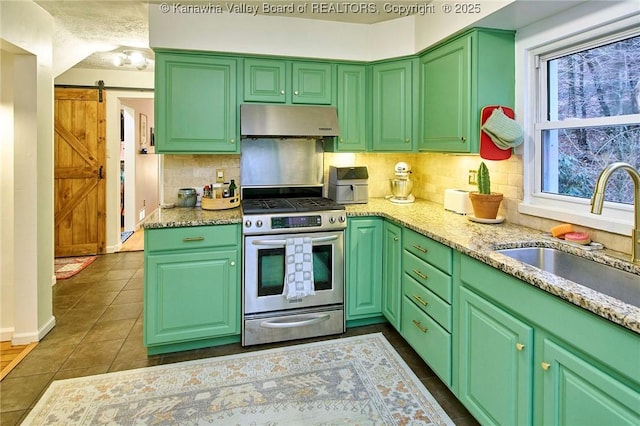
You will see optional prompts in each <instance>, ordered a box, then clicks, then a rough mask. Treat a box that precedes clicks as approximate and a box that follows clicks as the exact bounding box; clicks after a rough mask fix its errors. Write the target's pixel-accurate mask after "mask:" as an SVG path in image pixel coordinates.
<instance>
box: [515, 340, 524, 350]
mask: <svg viewBox="0 0 640 426" xmlns="http://www.w3.org/2000/svg"><path fill="white" fill-rule="evenodd" d="M516 349H517V350H518V351H522V350H523V349H524V345H523V344H522V343H520V342H518V343H516Z"/></svg>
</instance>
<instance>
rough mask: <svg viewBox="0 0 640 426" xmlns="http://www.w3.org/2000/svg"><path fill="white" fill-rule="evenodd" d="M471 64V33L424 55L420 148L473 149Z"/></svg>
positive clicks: (466, 150)
mask: <svg viewBox="0 0 640 426" xmlns="http://www.w3.org/2000/svg"><path fill="white" fill-rule="evenodd" d="M470 67H471V37H470V36H469V37H464V38H461V39H458V40H455V41H453V42H451V43H449V44H446V45H444V46H442V47H440V48H438V49H435V50H433V51H431V52H429V53H427V54H425V55H424V56H423V57H422V58H421V60H420V82H421V86H422V91H421V94H422V96H421V99H420V117H421V120H420V122H421V139H420V143H419V145H418V149H419V150H430V151H450V152H468V151H469V146H470V145H469V142H470V134H469V130H470V123H469V121H470V120H469V117H470V112H471V111H470V108H471V105H470V102H471V88H470V87H469V84H470V75H471V68H470Z"/></svg>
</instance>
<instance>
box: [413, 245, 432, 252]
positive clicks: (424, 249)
mask: <svg viewBox="0 0 640 426" xmlns="http://www.w3.org/2000/svg"><path fill="white" fill-rule="evenodd" d="M413 248H414V249H416V250H420V251H421V252H423V253H428V252H429V250H427V249H426V248H424V247H422V246H419V245H417V244H414V245H413Z"/></svg>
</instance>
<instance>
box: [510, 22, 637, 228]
mask: <svg viewBox="0 0 640 426" xmlns="http://www.w3.org/2000/svg"><path fill="white" fill-rule="evenodd" d="M591 36H592V38H590V39H586V38H583V39H582V40H579V41H576V39H575V38H573V39H571V41H570V42H571V43H572V44H571V45H568V43H569V42H566V43H567V45H562V43H558V42H555V43H554V44H553V46H550V47H549V48H548V50H546V51H545V50H544V48H539V49H537V52H536V53H535V55H533V56H532V59H533V60H532V66H533V68H534V73H533V74H532V75H535V81H534V83H535V86H536V90H537V93H536V98H537V99H536V103H535V108H534V109H533V111H532V112H533V117H532V120H531V123H532V140H533V146H532V147H530V149H529V150H528V155H527V152H525V161H526V163H527V164H530V165H531V166H532V167H531V168H529V170H530V171H529V175H528V178H529V182H530V183H529V185H528V187H525V204H526V203H527V201H528V202H529V203H530V205H534V206H535V208H534V209H533V210H535V211H529V212H528V211H526V210H527V209H526V207H525V208H524V209H523V208H521V211H523V212H526V213H532V214H537V213H539V212H540V211H541V210H546V212H545V214H538V215H540V216H545V217H549V218H553V219H557V220H563V221H569V222H572V223H579V224H583V225H587V226H592V227H595V228H600V229H606V230H608V231H612V232H617V233H622V234H627V233H628V231H627V229H630V225H631V223H632V210H633V196H634V195H633V194H634V188H633V182H632V181H631V179H630V178H629V175H628V174H627V173H622V172H618V173H615V174H614V175H613V176H612V178H611V179H610V180H609V183H608V185H607V191H606V194H605V200H606V201H607V203H606V204H605V211H604V212H603V216H602V217H601V219H598V218H594V217H593V215H591V217H590V216H589V215H590V214H589V205H590V199H591V195H592V194H593V189H594V186H595V183H596V180H597V178H598V175H599V174H600V172H601V171H602V169H604V167H605V166H606V165H607V164H610V163H613V162H616V161H624V162H627V163H630V164H631V165H632V166H634V167H636V168H640V30H638V29H637V27H636V28H634V29H630V30H624V31H618V32H616V33H615V34H612V33H608V34H606V35H602V34H600V35H599V36H598V37H595V38H593V35H592V34H591ZM527 191H528V192H529V193H528V194H527V193H526V192H527ZM554 213H555V214H554ZM580 214H582V216H583V220H582V221H581V220H579V219H578V218H576V215H580ZM602 219H604V222H608V223H607V224H604V225H603V224H602V223H599V224H597V222H603V220H602Z"/></svg>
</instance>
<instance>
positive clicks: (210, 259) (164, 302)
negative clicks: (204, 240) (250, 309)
mask: <svg viewBox="0 0 640 426" xmlns="http://www.w3.org/2000/svg"><path fill="white" fill-rule="evenodd" d="M238 253H239V252H238V251H237V250H211V251H197V252H193V251H192V252H188V253H178V252H172V253H171V254H150V255H148V256H147V257H146V260H145V262H146V266H145V274H146V276H145V283H146V284H145V303H144V316H145V320H144V343H145V345H148V346H149V345H156V344H164V343H178V342H186V341H191V340H198V339H206V338H212V337H219V336H225V335H233V334H238V333H239V332H240V328H239V323H240V310H239V300H240V295H239V288H240V267H239V266H238V261H239V254H238Z"/></svg>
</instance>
